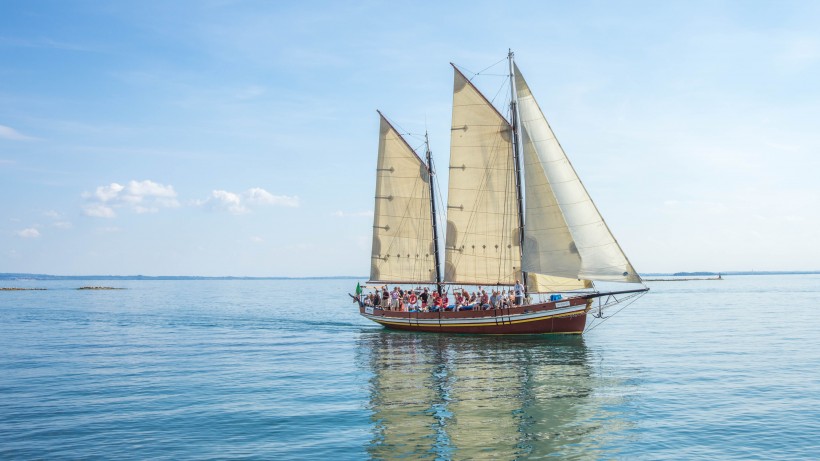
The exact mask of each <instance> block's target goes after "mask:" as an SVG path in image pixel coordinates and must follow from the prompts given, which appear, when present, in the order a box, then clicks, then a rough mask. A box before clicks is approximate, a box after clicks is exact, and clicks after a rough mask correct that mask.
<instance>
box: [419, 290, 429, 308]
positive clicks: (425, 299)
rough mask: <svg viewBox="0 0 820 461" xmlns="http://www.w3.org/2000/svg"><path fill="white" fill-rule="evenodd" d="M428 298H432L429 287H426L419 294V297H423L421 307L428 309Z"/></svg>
mask: <svg viewBox="0 0 820 461" xmlns="http://www.w3.org/2000/svg"><path fill="white" fill-rule="evenodd" d="M428 298H430V293H429V292H428V291H427V287H424V291H422V292H421V294H420V295H419V299H421V309H422V310H425V309H427V302H428Z"/></svg>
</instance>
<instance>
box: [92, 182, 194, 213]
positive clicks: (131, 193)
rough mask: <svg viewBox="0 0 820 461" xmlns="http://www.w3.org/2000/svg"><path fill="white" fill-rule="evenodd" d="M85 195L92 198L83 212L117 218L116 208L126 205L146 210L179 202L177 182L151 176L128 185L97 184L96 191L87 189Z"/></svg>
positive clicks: (176, 205)
mask: <svg viewBox="0 0 820 461" xmlns="http://www.w3.org/2000/svg"><path fill="white" fill-rule="evenodd" d="M83 197H85V198H86V199H88V200H90V201H91V203H89V204H87V205H85V206H84V207H83V213H84V214H85V215H86V216H94V217H98V218H113V217H114V216H116V213H115V211H114V209H115V208H122V207H126V208H129V209H131V210H132V211H134V212H135V213H138V214H143V213H156V212H158V211H159V210H160V208H176V207H178V206H179V201H178V200H177V198H176V197H177V193H176V191H175V190H174V186H171V185H167V186H166V185H163V184H159V183H155V182H154V181H151V180H150V179H146V180H143V181H133V180H132V181H129V182H128V185H126V186H123V185H122V184H119V183H115V182H112V183H111V184H109V185H107V186H99V187H97V189H96V190H95V191H94V193H93V194H89V193H84V194H83Z"/></svg>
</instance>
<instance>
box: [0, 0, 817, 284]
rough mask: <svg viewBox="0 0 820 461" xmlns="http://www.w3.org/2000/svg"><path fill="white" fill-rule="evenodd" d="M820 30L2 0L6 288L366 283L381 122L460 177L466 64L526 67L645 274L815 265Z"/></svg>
mask: <svg viewBox="0 0 820 461" xmlns="http://www.w3.org/2000/svg"><path fill="white" fill-rule="evenodd" d="M818 24H820V2H813V1H804V2H789V1H778V2H756V1H726V2H722V1H666V2H657V1H625V2H608V1H578V2H558V1H532V2H529V1H503V2H502V1H490V2H483V1H470V2H459V1H454V2H440V1H436V2H433V1H419V2H398V1H351V2H330V1H328V2H325V1H313V0H310V1H300V2H296V1H293V2H285V1H282V2H269V1H228V0H220V1H209V0H202V1H175V2H165V1H144V0H141V1H117V2H99V1H75V0H57V1H46V0H42V1H34V2H20V1H10V0H0V193H2V200H0V272H28V273H47V274H58V275H89V274H98V275H101V274H106V275H108V274H110V275H138V274H141V275H200V276H223V275H233V276H294V277H296V276H331V275H357V276H358V275H361V276H366V275H367V273H368V272H369V264H370V238H371V231H372V219H373V217H372V213H373V191H374V188H375V175H374V170H375V163H376V154H377V148H378V139H377V136H378V127H379V119H378V115H377V113H376V110H377V109H378V110H381V111H382V112H384V113H385V115H387V116H388V117H389V118H390V120H391V121H393V122H394V123H396V124H397V126H399V127H400V129H401V130H403V132H404V133H407V136H408V139H409V140H410V142H411V144H412V145H413V146H414V147H418V146H420V145H421V143H420V141H419V140H420V139H421V137H420V136H423V133H424V132H425V130H427V131H428V132H429V136H430V144H431V148H432V150H433V154H434V159H435V160H434V162H435V163H436V164H437V165H447V162H448V160H447V159H448V149H449V133H450V117H451V107H450V105H451V102H452V78H453V76H452V68H451V67H450V65H449V63H450V62H453V63H455V64H457V65H458V66H460V68H462V69H465V71H466V72H467V73H468V75H470V76H471V73H475V72H479V71H481V70H482V69H485V68H487V67H490V66H492V65H493V64H495V63H497V62H498V61H500V60H502V59H504V58H505V56H506V53H507V50H508V49H512V50H513V51H514V52H515V56H516V63H517V64H518V66H519V68H520V69H521V72H522V73H523V74H524V76H525V77H526V79H527V82H528V84H529V86H530V88H531V89H532V90H533V93H534V94H535V96H536V98H537V99H538V102H539V104H540V106H541V108H542V110H543V111H544V113H545V115H546V116H547V119H548V120H549V121H550V124H551V125H552V128H553V130H554V131H555V133H556V135H557V137H558V139H559V140H560V142H561V144H562V145H563V147H564V149H565V150H566V152H567V155H568V156H569V157H570V159H571V161H572V162H573V165H574V166H575V169H576V170H577V172H578V174H579V176H580V177H581V179H582V180H583V181H584V183H585V185H586V187H587V189H588V191H589V193H590V195H591V196H592V198H593V200H594V201H595V203H596V205H597V206H598V209H599V210H600V211H601V214H602V215H603V216H604V218H605V219H606V221H607V223H608V225H609V227H610V229H611V230H612V232H613V234H614V235H615V237H616V238H617V239H618V241H619V242H620V244H621V246H622V248H623V249H624V251H625V252H626V254H627V255H628V257H629V258H630V260H631V262H632V264H633V266H634V267H635V268H636V269H637V270H638V271H639V272H644V273H646V272H676V271H697V270H709V271H727V270H819V269H820V243H818V235H820V233H818V229H820V160H819V159H820V28H819V27H817V25H818ZM496 69H499V71H496ZM499 72H503V66H502V67H501V68H499V67H498V66H496V67H494V68H491V70H489V71H487V72H483V73H480V75H478V76H477V77H476V78H475V79H474V80H473V81H474V83H475V84H476V85H477V86H478V87H479V88H480V89H481V90H482V91H484V92H485V93H486V94H487V95H488V97H493V96H494V95H495V94H496V93H497V92H498V91H499V89H500V88H502V85H503V78H502V77H500V76H499V75H498V73H499ZM485 74H486V75H485ZM442 170H446V169H444V168H442ZM446 181H447V178H446V177H441V176H439V178H438V182H439V184H440V185H441V186H442V187H446Z"/></svg>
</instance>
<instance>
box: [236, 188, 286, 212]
mask: <svg viewBox="0 0 820 461" xmlns="http://www.w3.org/2000/svg"><path fill="white" fill-rule="evenodd" d="M244 196H245V197H246V198H247V199H248V201H249V202H251V203H255V204H260V205H281V206H287V207H298V206H299V197H296V196H288V195H273V194H271V193H270V192H268V191H266V190H265V189H262V188H260V187H254V188H252V189H248V190H247V191H245V194H244Z"/></svg>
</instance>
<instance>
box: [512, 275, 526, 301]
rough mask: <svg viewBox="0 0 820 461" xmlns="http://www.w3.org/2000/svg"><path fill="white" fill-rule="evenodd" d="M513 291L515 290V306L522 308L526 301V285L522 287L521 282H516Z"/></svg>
mask: <svg viewBox="0 0 820 461" xmlns="http://www.w3.org/2000/svg"><path fill="white" fill-rule="evenodd" d="M513 290H515V305H516V306H520V305H521V303H522V302H523V301H524V285H521V282H520V281H519V280H516V281H515V286H514V287H513Z"/></svg>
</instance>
